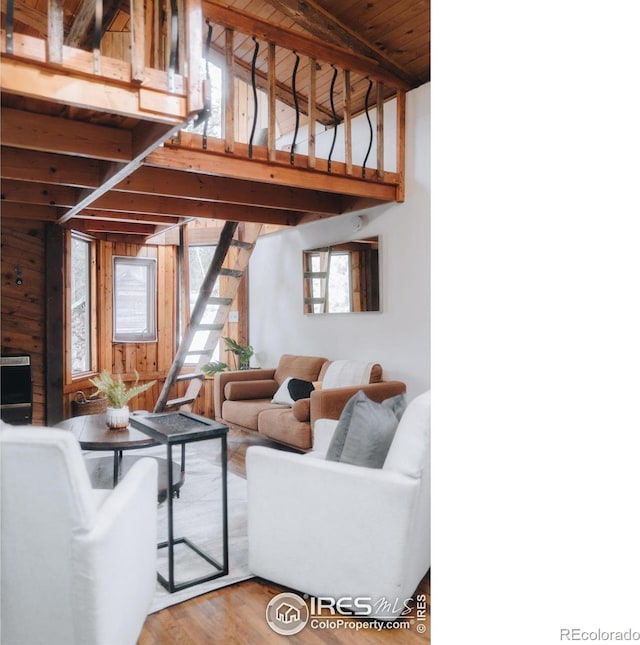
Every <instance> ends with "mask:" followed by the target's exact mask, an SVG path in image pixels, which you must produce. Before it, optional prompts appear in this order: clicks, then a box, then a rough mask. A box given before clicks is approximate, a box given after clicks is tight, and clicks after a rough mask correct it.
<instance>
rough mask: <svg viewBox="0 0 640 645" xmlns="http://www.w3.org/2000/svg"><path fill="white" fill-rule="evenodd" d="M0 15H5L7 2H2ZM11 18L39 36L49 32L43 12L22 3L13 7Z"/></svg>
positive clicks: (46, 17)
mask: <svg viewBox="0 0 640 645" xmlns="http://www.w3.org/2000/svg"><path fill="white" fill-rule="evenodd" d="M2 13H3V14H5V15H6V13H7V0H2ZM13 18H14V20H15V22H23V23H24V24H25V25H27V26H28V27H31V28H32V29H34V30H35V31H36V32H38V33H40V34H46V33H47V31H48V30H49V18H48V16H47V14H46V12H44V11H39V10H38V9H36V8H35V7H30V6H28V5H27V4H25V3H23V2H17V3H15V4H14V5H13Z"/></svg>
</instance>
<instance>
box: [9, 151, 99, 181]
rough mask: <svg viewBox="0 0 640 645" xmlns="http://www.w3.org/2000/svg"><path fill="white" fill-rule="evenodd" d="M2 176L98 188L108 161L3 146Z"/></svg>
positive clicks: (20, 179) (19, 179)
mask: <svg viewBox="0 0 640 645" xmlns="http://www.w3.org/2000/svg"><path fill="white" fill-rule="evenodd" d="M0 157H1V158H2V166H1V168H2V170H1V174H2V179H15V180H17V181H30V182H36V183H43V184H59V185H65V186H75V187H78V188H91V187H93V188H95V187H97V186H98V185H99V183H100V178H101V177H102V176H103V174H104V167H105V162H101V161H97V160H93V159H81V158H80V157H69V156H65V155H57V154H54V153H51V152H36V151H33V150H23V149H20V148H7V147H4V146H3V147H2V148H1V149H0Z"/></svg>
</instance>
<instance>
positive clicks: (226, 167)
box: [145, 144, 396, 201]
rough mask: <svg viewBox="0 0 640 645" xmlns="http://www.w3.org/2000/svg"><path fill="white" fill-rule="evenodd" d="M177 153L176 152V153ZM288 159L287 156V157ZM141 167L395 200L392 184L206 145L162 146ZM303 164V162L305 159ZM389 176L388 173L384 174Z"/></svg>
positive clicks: (394, 188) (393, 185)
mask: <svg viewBox="0 0 640 645" xmlns="http://www.w3.org/2000/svg"><path fill="white" fill-rule="evenodd" d="M178 151H179V152H178ZM287 157H288V155H287ZM145 164H146V165H149V166H159V167H163V168H174V169H175V168H182V169H185V170H186V169H188V170H190V171H191V172H202V173H205V174H212V175H221V176H224V177H232V178H236V179H243V178H245V177H252V178H253V180H255V181H260V182H267V183H276V184H280V185H282V186H292V187H295V188H307V189H310V190H320V191H326V192H330V193H339V194H343V195H356V196H365V195H367V196H369V197H372V198H377V199H382V200H383V201H395V195H396V186H395V184H390V183H383V182H372V181H364V180H362V179H359V178H356V177H345V176H340V175H338V174H336V173H327V172H320V171H318V170H316V171H311V170H309V169H308V168H306V167H305V168H300V167H295V166H294V167H291V166H287V165H284V164H283V165H280V164H273V163H268V162H267V161H266V160H265V161H264V162H263V161H261V160H260V159H257V158H256V157H254V158H253V159H247V158H244V157H239V156H234V155H228V154H225V153H224V152H223V151H219V150H216V149H214V147H213V146H209V147H208V148H207V150H202V149H197V148H196V147H195V146H194V148H191V147H187V146H184V145H180V146H177V145H175V144H166V145H165V146H164V147H162V148H159V149H158V150H156V151H154V152H152V153H151V154H150V155H149V156H148V157H147V158H146V159H145ZM305 165H306V160H305ZM387 174H388V175H389V176H391V175H392V173H387Z"/></svg>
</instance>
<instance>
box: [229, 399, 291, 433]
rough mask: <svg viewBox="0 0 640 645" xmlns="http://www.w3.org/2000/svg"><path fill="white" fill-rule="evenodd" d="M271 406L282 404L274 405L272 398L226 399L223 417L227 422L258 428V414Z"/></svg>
mask: <svg viewBox="0 0 640 645" xmlns="http://www.w3.org/2000/svg"><path fill="white" fill-rule="evenodd" d="M270 408H275V409H279V408H282V406H280V405H273V404H272V403H271V399H255V400H253V401H252V400H245V401H225V402H224V403H223V404H222V418H223V419H224V422H225V423H232V424H233V423H235V424H237V425H239V426H243V427H245V428H249V429H250V430H258V415H259V414H260V413H261V412H262V411H263V410H268V409H270ZM287 409H289V408H287Z"/></svg>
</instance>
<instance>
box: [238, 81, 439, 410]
mask: <svg viewBox="0 0 640 645" xmlns="http://www.w3.org/2000/svg"><path fill="white" fill-rule="evenodd" d="M406 140H407V150H406V201H405V202H404V203H402V204H395V203H394V204H389V205H385V206H379V207H376V208H373V209H369V210H367V211H363V212H362V214H364V216H365V218H366V224H365V225H364V226H363V228H362V229H361V230H360V231H358V232H357V233H354V231H353V230H352V228H351V218H352V217H353V214H348V215H342V216H338V217H334V218H331V219H327V220H321V221H318V222H313V223H311V224H306V225H304V226H300V227H296V228H295V229H293V230H288V231H281V232H278V233H274V234H272V235H268V236H264V237H262V238H260V239H259V241H258V244H257V245H256V248H255V250H254V252H253V255H252V257H251V264H250V269H249V271H250V285H249V289H250V318H249V331H250V342H251V344H252V345H253V347H254V348H255V350H256V356H255V359H254V363H255V364H259V365H261V366H263V367H274V366H275V365H276V364H277V362H278V359H279V357H280V355H281V354H284V353H288V354H308V355H314V356H325V357H327V358H330V359H340V358H344V359H354V360H366V361H374V362H378V363H380V364H381V365H382V367H383V369H384V378H385V379H398V380H401V381H404V382H405V383H406V384H407V389H408V393H409V396H410V397H413V396H415V395H417V394H418V393H420V392H421V391H424V390H426V389H428V388H429V387H430V370H429V365H430V358H431V351H430V344H429V337H430V255H431V254H430V165H429V164H430V159H429V147H430V86H429V85H428V84H427V85H423V86H421V87H419V88H417V89H416V90H413V91H412V92H410V93H408V95H407V137H406ZM372 235H378V236H379V237H380V282H381V284H380V289H381V309H382V311H381V312H377V313H354V314H329V315H310V314H309V315H305V314H303V307H302V290H303V288H302V251H303V250H304V249H309V248H314V247H318V246H321V245H323V244H329V243H333V242H340V241H344V240H349V239H355V238H359V237H370V236H372Z"/></svg>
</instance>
